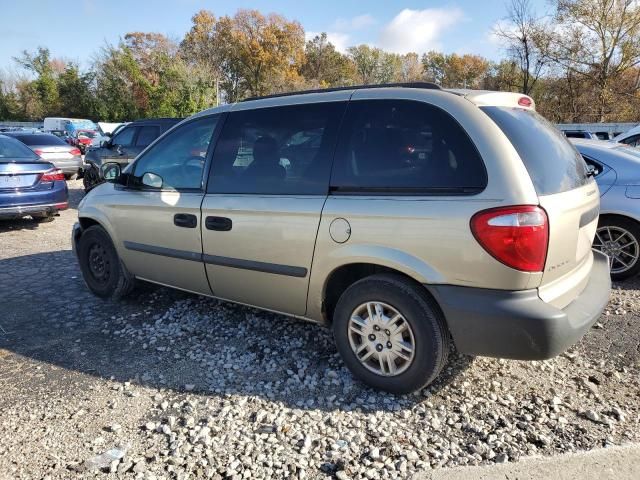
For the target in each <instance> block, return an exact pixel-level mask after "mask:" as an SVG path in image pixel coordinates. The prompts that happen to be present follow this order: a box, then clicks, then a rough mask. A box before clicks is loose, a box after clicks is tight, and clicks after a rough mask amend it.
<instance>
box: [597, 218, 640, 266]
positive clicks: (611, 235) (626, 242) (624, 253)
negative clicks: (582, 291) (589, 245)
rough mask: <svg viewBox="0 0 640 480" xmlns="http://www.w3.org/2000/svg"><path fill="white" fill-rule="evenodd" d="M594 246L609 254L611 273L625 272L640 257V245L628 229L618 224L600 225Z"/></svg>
mask: <svg viewBox="0 0 640 480" xmlns="http://www.w3.org/2000/svg"><path fill="white" fill-rule="evenodd" d="M593 248H595V249H596V250H598V251H600V252H602V253H604V254H606V255H608V256H609V268H610V269H611V273H614V274H617V273H623V272H626V271H627V270H629V269H631V268H633V266H634V265H635V264H636V263H637V262H638V258H639V257H640V245H638V239H636V238H635V237H634V236H633V235H632V234H631V232H629V231H628V230H626V229H624V228H622V227H617V226H606V227H600V228H598V230H597V231H596V238H595V240H594V242H593Z"/></svg>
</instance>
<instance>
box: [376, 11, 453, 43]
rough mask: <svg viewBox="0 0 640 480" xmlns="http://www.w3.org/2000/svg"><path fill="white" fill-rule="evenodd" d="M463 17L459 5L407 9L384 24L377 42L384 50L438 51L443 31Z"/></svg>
mask: <svg viewBox="0 0 640 480" xmlns="http://www.w3.org/2000/svg"><path fill="white" fill-rule="evenodd" d="M463 19H464V12H463V11H462V10H461V9H460V8H427V9H425V10H411V9H408V8H405V9H404V10H402V11H401V12H400V13H399V14H398V15H396V16H395V17H394V19H393V20H391V22H389V23H388V24H387V25H385V26H384V27H383V29H382V31H381V32H380V37H379V39H378V42H377V43H378V45H379V46H380V47H381V48H383V49H384V50H387V51H391V52H396V53H409V52H417V53H423V52H427V51H429V50H438V49H441V45H440V43H439V38H440V35H441V34H442V32H443V31H445V30H446V29H448V28H450V27H452V26H453V25H455V24H457V23H459V22H460V21H462V20H463Z"/></svg>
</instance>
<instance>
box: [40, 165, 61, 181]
mask: <svg viewBox="0 0 640 480" xmlns="http://www.w3.org/2000/svg"><path fill="white" fill-rule="evenodd" d="M56 180H64V173H62V170H58V169H57V168H52V169H51V170H48V171H46V172H44V173H43V174H42V177H40V181H41V182H55V181H56Z"/></svg>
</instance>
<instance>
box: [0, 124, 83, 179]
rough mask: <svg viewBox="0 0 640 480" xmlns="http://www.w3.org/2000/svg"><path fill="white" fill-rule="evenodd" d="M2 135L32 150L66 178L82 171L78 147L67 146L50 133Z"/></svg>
mask: <svg viewBox="0 0 640 480" xmlns="http://www.w3.org/2000/svg"><path fill="white" fill-rule="evenodd" d="M3 135H6V136H8V137H9V136H10V137H13V138H15V139H16V140H20V141H21V142H22V143H24V144H25V145H26V146H27V147H29V148H30V149H31V150H33V151H34V152H35V153H36V155H38V156H39V157H40V158H42V159H43V160H45V161H47V162H51V163H53V165H55V167H56V168H59V169H60V170H62V173H63V174H64V176H65V177H66V178H71V177H74V176H76V175H78V174H80V173H82V170H83V167H84V165H83V163H82V153H81V152H80V149H78V147H74V146H73V145H69V144H68V143H66V142H65V141H64V140H62V139H61V138H59V137H56V136H55V135H51V134H50V133H25V132H7V133H4V134H3Z"/></svg>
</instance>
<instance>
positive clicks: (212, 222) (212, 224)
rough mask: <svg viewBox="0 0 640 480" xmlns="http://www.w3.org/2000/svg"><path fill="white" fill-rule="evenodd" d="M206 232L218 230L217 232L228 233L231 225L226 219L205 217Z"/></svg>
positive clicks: (229, 220)
mask: <svg viewBox="0 0 640 480" xmlns="http://www.w3.org/2000/svg"><path fill="white" fill-rule="evenodd" d="M204 226H205V227H207V230H218V231H219V232H228V231H229V230H231V227H232V226H233V223H232V222H231V219H230V218H227V217H207V218H206V219H205V221H204Z"/></svg>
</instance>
